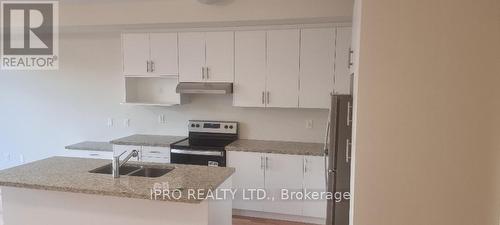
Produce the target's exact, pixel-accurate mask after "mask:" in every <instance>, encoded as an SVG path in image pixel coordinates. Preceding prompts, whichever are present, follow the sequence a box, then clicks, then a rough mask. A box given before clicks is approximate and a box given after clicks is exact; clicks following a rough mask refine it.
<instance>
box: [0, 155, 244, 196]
mask: <svg viewBox="0 0 500 225" xmlns="http://www.w3.org/2000/svg"><path fill="white" fill-rule="evenodd" d="M109 163H111V161H110V160H103V159H84V158H68V157H52V158H48V159H44V160H40V161H35V162H32V163H28V164H24V165H21V166H17V167H13V168H10V169H7V170H2V171H0V186H8V187H20V188H28V189H38V190H48V191H61V192H73V193H84V194H95V195H107V196H116V197H125V198H139V199H151V189H152V188H153V187H154V185H155V184H162V183H163V184H166V183H168V185H169V189H170V190H174V189H177V190H180V191H181V192H182V198H180V199H173V198H171V199H168V198H167V199H163V198H160V199H158V200H161V201H175V202H185V203H200V202H202V201H203V200H202V199H192V198H189V197H188V194H187V191H188V189H194V190H199V189H203V190H212V191H213V190H215V189H216V188H217V187H218V186H219V185H221V184H222V183H223V182H224V181H225V180H226V179H228V178H229V177H230V176H231V175H232V174H233V173H234V171H235V170H234V168H230V167H207V166H195V165H180V164H154V163H147V164H146V165H149V166H155V167H167V168H170V167H175V168H174V169H173V170H172V171H170V172H169V173H167V174H165V175H163V176H161V177H157V178H147V177H133V176H123V175H122V176H121V177H120V178H116V179H113V177H112V176H111V175H109V174H97V173H89V172H88V171H90V170H93V169H95V168H98V167H101V166H104V165H107V164H109ZM130 164H132V163H130Z"/></svg>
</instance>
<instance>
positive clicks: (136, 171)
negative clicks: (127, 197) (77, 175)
mask: <svg viewBox="0 0 500 225" xmlns="http://www.w3.org/2000/svg"><path fill="white" fill-rule="evenodd" d="M173 169H174V168H157V167H148V166H139V165H137V166H136V165H123V166H121V167H120V175H129V176H135V177H161V176H163V175H165V174H167V173H168V172H170V171H172V170H173ZM89 172H90V173H100V174H112V173H113V165H111V164H108V165H105V166H102V167H99V168H97V169H93V170H91V171H89Z"/></svg>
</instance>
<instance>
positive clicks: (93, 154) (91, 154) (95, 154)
mask: <svg viewBox="0 0 500 225" xmlns="http://www.w3.org/2000/svg"><path fill="white" fill-rule="evenodd" d="M89 155H90V156H99V154H97V153H90V154H89Z"/></svg>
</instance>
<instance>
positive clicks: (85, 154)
mask: <svg viewBox="0 0 500 225" xmlns="http://www.w3.org/2000/svg"><path fill="white" fill-rule="evenodd" d="M63 156H67V157H77V158H89V159H109V160H111V159H113V152H104V151H89V150H67V151H66V152H65V154H64V155H63Z"/></svg>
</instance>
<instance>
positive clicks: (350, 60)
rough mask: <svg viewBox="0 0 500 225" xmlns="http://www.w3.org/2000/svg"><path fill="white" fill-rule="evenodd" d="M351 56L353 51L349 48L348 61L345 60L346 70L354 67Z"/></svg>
mask: <svg viewBox="0 0 500 225" xmlns="http://www.w3.org/2000/svg"><path fill="white" fill-rule="evenodd" d="M352 54H354V51H353V50H352V48H349V56H348V57H349V59H348V60H347V68H351V66H352V65H354V63H353V62H352Z"/></svg>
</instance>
